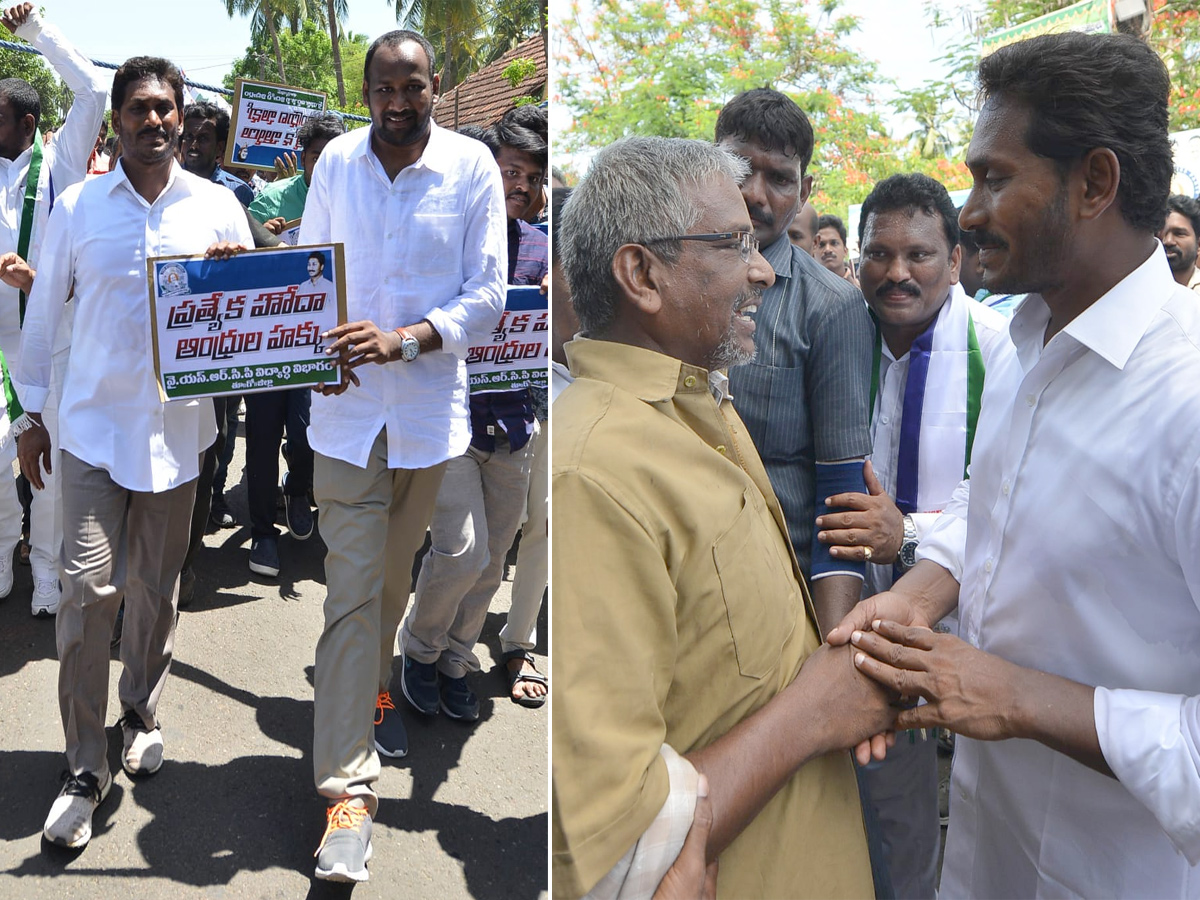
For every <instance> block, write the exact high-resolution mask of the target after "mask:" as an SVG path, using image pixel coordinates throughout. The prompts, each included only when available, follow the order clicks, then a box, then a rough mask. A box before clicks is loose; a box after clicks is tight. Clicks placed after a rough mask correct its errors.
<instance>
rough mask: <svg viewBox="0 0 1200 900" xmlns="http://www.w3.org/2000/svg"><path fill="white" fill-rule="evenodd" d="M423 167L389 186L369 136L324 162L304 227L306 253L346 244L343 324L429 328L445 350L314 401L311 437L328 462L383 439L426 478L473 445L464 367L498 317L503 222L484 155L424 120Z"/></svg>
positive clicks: (347, 142)
mask: <svg viewBox="0 0 1200 900" xmlns="http://www.w3.org/2000/svg"><path fill="white" fill-rule="evenodd" d="M430 126H431V130H430V135H429V143H428V145H426V147H425V152H424V153H422V154H421V158H420V159H419V160H417V161H416V162H415V163H413V164H412V165H410V166H407V167H405V168H404V169H402V170H401V171H400V172H399V174H397V175H396V178H395V180H394V181H393V180H391V179H389V178H388V177H387V173H386V172H384V169H383V165H382V164H381V163H380V162H379V159H378V158H377V157H376V156H375V154H374V153H373V152H372V151H371V149H370V147H371V144H370V138H371V129H370V128H361V129H358V130H357V131H351V132H349V133H348V134H344V135H342V136H341V137H337V138H334V139H333V140H332V141H330V142H329V144H328V145H327V146H326V147H325V149H324V150H323V151H322V152H321V158H320V159H319V160H318V161H317V165H316V166H315V167H314V169H313V178H312V184H311V185H310V186H309V189H308V198H307V200H306V201H305V206H304V217H303V219H302V220H301V223H300V243H301V244H325V243H332V242H338V241H340V242H342V243H344V244H345V248H346V292H347V298H346V308H347V315H348V317H349V321H351V322H354V321H358V320H361V319H368V320H370V321H372V322H374V323H375V324H376V325H377V326H379V328H381V329H383V330H385V331H386V330H388V329H391V328H396V327H399V326H405V325H412V324H415V323H416V322H419V321H421V319H428V320H429V321H430V322H431V323H432V325H433V327H434V328H436V329H437V331H438V334H440V335H441V337H442V349H441V350H439V351H431V352H426V353H422V354H421V355H420V356H418V357H417V358H416V359H415V360H413V361H412V362H409V363H406V362H403V361H400V360H398V361H396V362H391V363H386V364H384V365H381V366H380V365H367V366H360V367H359V368H358V369H356V370H355V374H357V375H358V377H359V379H360V380H361V381H362V383H361V384H360V385H359V386H357V387H355V386H353V385H351V387H350V388H349V389H348V390H346V391H345V392H344V393H342V394H340V395H338V396H331V397H323V396H321V395H319V394H317V395H314V396H313V401H312V424H311V425H310V426H309V429H308V439H309V443H310V444H311V445H312V448H313V449H314V450H316V451H317V452H318V453H322V454H324V455H325V456H328V457H331V458H334V459H340V460H343V461H344V462H348V463H350V464H352V465H356V466H363V467H365V466H366V464H367V459H368V457H369V455H370V451H371V445H372V444H373V443H374V441H375V438H376V437H377V436H378V435H379V430H380V429H381V428H385V427H386V430H387V446H388V466H389V468H393V469H421V468H426V467H428V466H434V465H437V464H438V463H441V462H444V461H445V460H447V459H450V458H451V457H455V456H461V455H462V454H463V453H465V452H466V450H467V446H468V444H470V441H471V423H470V418H469V414H468V407H467V370H466V365H465V363H464V360H465V359H466V355H467V348H468V347H469V346H470V345H471V343H472V341H480V340H483V339H486V336H487V335H488V334H490V332H491V330H492V329H493V328H495V326H496V323H497V322H498V321H499V320H500V314H501V312H502V311H503V309H504V297H505V280H506V278H507V275H508V217H507V214H506V213H505V211H504V190H503V186H502V183H501V181H500V170H499V168H498V167H497V166H496V161H495V159H493V158H492V154H491V153H490V152H489V151H488V149H487V147H485V146H484V145H483V144H481V143H479V142H478V141H476V140H472V139H471V138H467V137H463V136H462V135H459V134H455V133H454V132H452V131H446V130H445V129H442V128H439V127H438V126H437V125H434V124H433V123H432V122H431V123H430Z"/></svg>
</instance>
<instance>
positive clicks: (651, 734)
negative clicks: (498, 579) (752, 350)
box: [551, 339, 872, 897]
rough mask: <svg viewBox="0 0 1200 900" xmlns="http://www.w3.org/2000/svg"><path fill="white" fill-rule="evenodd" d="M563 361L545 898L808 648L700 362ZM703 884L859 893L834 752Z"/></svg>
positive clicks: (590, 877) (727, 412)
mask: <svg viewBox="0 0 1200 900" xmlns="http://www.w3.org/2000/svg"><path fill="white" fill-rule="evenodd" d="M567 356H568V359H569V361H570V364H571V370H572V371H573V372H574V373H575V374H576V376H577V380H576V381H575V383H574V384H572V385H571V386H570V387H569V388H568V389H567V390H566V391H564V392H563V394H562V395H561V396H560V397H559V399H558V400H557V401H556V402H555V404H554V417H553V423H554V424H553V433H552V436H551V437H552V442H553V477H552V484H553V546H554V551H553V552H554V569H553V572H554V576H553V580H554V613H553V640H554V644H553V646H554V680H553V693H554V705H553V709H554V717H553V718H554V727H553V789H554V798H553V810H554V811H553V825H554V831H553V872H554V896H555V897H578V896H580V895H581V894H583V893H585V892H586V891H587V890H589V889H590V888H591V887H592V886H593V885H594V884H595V883H596V882H597V881H598V880H599V879H600V877H601V876H602V875H603V874H604V873H605V872H607V871H608V870H609V869H610V868H612V866H613V865H614V864H615V863H616V862H617V860H618V859H620V857H621V856H622V855H623V854H624V853H625V852H626V851H628V849H629V848H630V847H631V846H632V845H633V843H634V842H635V841H636V840H637V839H638V837H639V836H640V835H641V834H642V832H643V831H644V830H645V829H646V827H647V826H648V825H649V824H650V822H651V821H652V820H653V819H654V817H655V815H656V814H657V813H658V811H659V809H660V808H661V806H662V804H663V802H664V800H665V799H666V796H667V792H668V779H667V773H666V766H665V764H664V763H663V761H662V759H661V758H660V756H659V753H658V749H659V746H660V745H661V744H662V743H664V742H665V743H667V744H669V745H670V746H671V747H673V748H674V749H675V750H677V751H678V752H680V753H689V752H691V751H694V750H697V749H699V748H701V747H704V746H706V745H708V744H710V743H712V741H714V740H715V739H717V738H718V737H720V736H721V735H723V734H725V733H726V732H727V731H729V730H730V729H731V728H732V727H733V726H734V725H736V724H737V723H738V722H740V721H742V720H743V719H745V718H746V717H747V716H749V715H750V714H751V713H753V712H754V711H755V710H757V709H759V708H760V707H762V706H763V705H764V704H765V703H767V701H769V700H770V699H771V698H772V697H774V696H775V695H776V694H778V693H779V692H780V691H782V690H783V688H784V687H786V686H787V685H788V684H789V683H791V681H792V680H793V679H794V678H795V676H796V673H797V672H799V670H800V666H801V664H802V663H803V661H804V659H805V658H806V657H807V656H808V655H809V654H810V653H812V652H813V651H814V650H815V649H816V648H817V646H818V645H819V638H818V635H817V629H816V626H815V617H814V615H813V613H812V608H811V602H810V601H809V600H808V594H807V590H806V589H805V587H804V586H803V581H802V579H801V577H800V575H799V571H798V569H797V567H796V564H795V558H794V556H793V554H792V552H791V547H790V545H789V543H788V539H787V536H786V535H787V528H786V525H785V523H784V521H783V514H782V512H781V510H780V508H779V504H778V502H777V501H776V499H775V495H774V493H773V492H772V490H771V486H770V483H769V481H768V479H767V475H766V472H765V470H764V469H763V466H762V463H761V461H760V460H759V457H758V454H757V453H756V452H755V450H754V446H753V444H752V443H751V441H750V439H749V437H748V436H747V435H746V431H745V428H744V426H743V425H742V423H741V421H740V420H739V419H738V417H737V414H736V413H735V412H734V411H733V409H732V407H731V404H730V403H729V402H728V401H726V402H724V403H722V404H720V406H718V404H717V402H716V400H715V399H714V397H713V395H712V393H711V392H710V390H709V385H708V373H707V372H706V371H704V370H703V369H696V368H693V367H691V366H688V365H685V364H683V363H681V362H680V361H679V360H677V359H672V358H670V357H667V356H663V355H661V354H658V353H654V352H651V351H648V350H642V349H639V348H635V347H631V346H628V345H624V344H616V343H611V342H606V341H588V340H585V339H576V340H575V341H572V342H571V343H569V344H568V345H567ZM796 727H797V729H798V730H799V729H802V728H804V727H805V723H803V722H797V723H796ZM718 893H719V894H720V895H721V896H723V897H870V896H872V884H871V871H870V864H869V861H868V857H867V848H866V840H865V837H864V834H863V826H862V818H861V812H860V808H859V802H858V791H857V788H856V785H855V780H854V772H853V769H852V763H851V760H850V757H849V755H848V754H832V755H829V756H826V757H823V758H820V759H817V760H814V761H812V762H810V763H809V764H808V765H806V766H804V767H803V768H802V769H801V770H800V771H799V772H797V773H796V774H795V775H794V776H793V777H792V778H791V780H790V781H789V782H788V783H787V784H786V785H785V787H784V788H783V789H782V790H781V791H780V792H779V793H778V794H777V795H776V796H775V797H774V798H773V799H772V800H771V801H770V802H769V803H768V804H767V805H766V807H765V808H764V809H763V811H762V812H761V813H760V814H759V815H758V817H757V818H756V819H755V820H754V822H752V823H751V824H750V826H749V827H748V828H747V829H746V830H745V831H744V832H743V833H742V834H741V836H739V837H738V838H737V840H735V841H734V842H733V844H731V845H730V846H729V848H728V849H727V850H726V851H725V852H724V853H723V854H722V855H721V870H720V878H719V880H718Z"/></svg>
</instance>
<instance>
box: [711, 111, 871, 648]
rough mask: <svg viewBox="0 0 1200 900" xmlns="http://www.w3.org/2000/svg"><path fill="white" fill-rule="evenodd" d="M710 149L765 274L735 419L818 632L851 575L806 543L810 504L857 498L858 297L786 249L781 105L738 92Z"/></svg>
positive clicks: (791, 202) (793, 171) (793, 119)
mask: <svg viewBox="0 0 1200 900" xmlns="http://www.w3.org/2000/svg"><path fill="white" fill-rule="evenodd" d="M716 142H717V143H718V144H719V145H721V146H722V147H724V148H725V149H727V150H729V151H730V152H732V153H735V154H737V155H738V156H741V157H743V158H744V159H745V160H746V161H747V162H748V163H749V165H750V176H749V177H748V178H746V180H744V181H743V182H742V183H741V191H742V198H743V199H744V200H745V201H746V207H747V209H748V210H749V213H750V221H751V223H752V224H753V226H754V236H755V237H756V238H757V239H758V241H759V243H760V244H761V245H762V248H763V250H762V254H763V257H764V258H765V259H766V261H767V262H768V263H769V264H770V266H771V269H772V270H773V272H774V274H775V283H774V285H773V286H772V287H770V288H768V289H767V290H766V291H765V292H764V293H763V296H762V304H761V307H760V309H759V314H758V316H756V318H755V322H756V325H757V328H756V330H755V333H754V344H755V347H756V348H757V349H758V355H757V356H756V357H755V359H754V362H753V364H751V365H748V366H743V367H741V368H739V369H737V370H736V371H733V372H731V373H730V376H729V377H730V387H731V389H732V393H733V396H734V398H735V399H734V404H735V405H736V406H737V410H738V414H739V415H740V416H741V417H742V419H743V421H745V423H746V427H747V429H749V431H750V436H751V437H752V438H753V439H754V445H755V447H757V448H758V452H759V454H760V455H761V456H762V460H763V463H764V464H765V465H766V467H767V474H768V475H770V477H771V486H772V487H773V488H774V489H775V493H776V494H777V495H778V496H779V502H780V504H781V505H782V506H783V512H784V515H785V516H786V517H787V527H788V534H789V536H790V537H791V540H792V547H793V548H794V549H795V551H796V557H797V559H798V560H799V561H800V570H801V571H802V572H803V573H804V577H805V578H806V579H808V580H809V583H810V584H811V585H812V591H813V602H814V603H815V605H816V608H817V616H818V618H819V620H820V623H821V626H822V627H823V628H830V627H832V626H833V625H834V624H836V623H837V622H838V621H840V620H841V618H842V616H844V615H845V614H846V613H847V612H849V610H850V609H851V608H852V607H853V606H854V604H855V603H856V602H857V601H858V596H859V592H860V591H861V589H862V583H863V582H862V579H863V567H862V565H860V564H858V563H850V562H848V561H847V560H845V559H835V558H831V557H830V555H829V551H828V548H827V547H826V546H824V545H822V544H819V543H817V542H816V541H815V540H814V538H813V531H814V529H813V521H814V519H815V517H816V515H818V514H820V513H821V512H822V511H825V507H824V504H823V503H820V502H818V501H820V500H823V499H824V498H826V497H830V496H832V495H834V494H838V493H842V492H844V491H854V492H859V493H866V487H865V484H864V482H863V474H862V461H863V459H864V457H866V455H867V454H868V453H870V452H871V437H870V431H869V423H868V410H867V404H868V395H869V383H870V367H871V348H872V335H873V331H872V328H871V320H870V318H869V316H868V315H867V309H866V305H865V304H864V303H863V298H862V295H861V293H860V292H859V291H858V290H856V289H855V288H854V286H853V285H850V284H848V283H846V282H845V281H842V280H841V279H839V278H833V277H827V276H828V275H829V272H828V271H827V270H826V269H824V268H823V267H822V266H821V265H820V263H818V262H817V261H816V260H814V259H813V258H812V256H810V255H809V254H808V253H805V252H804V251H803V250H802V249H801V248H799V247H796V246H794V245H793V244H792V243H791V241H790V240H789V239H788V226H789V225H791V224H792V220H793V219H794V218H795V217H796V213H797V211H798V210H799V209H800V208H801V207H802V206H804V204H805V202H806V201H807V200H808V196H809V193H810V192H811V191H812V176H811V175H807V174H805V169H807V167H808V163H809V160H810V159H811V158H812V151H813V130H812V126H811V125H810V124H809V122H808V119H807V118H806V117H805V115H804V113H803V112H802V111H801V109H800V107H798V106H797V105H796V104H795V103H794V102H793V101H792V100H791V99H790V98H789V97H787V96H785V95H784V94H781V93H779V92H778V91H773V90H770V89H768V88H757V89H755V90H752V91H746V92H745V93H743V94H739V95H738V96H736V97H734V98H733V99H732V100H730V101H729V103H727V104H726V105H725V107H724V109H722V110H721V114H720V116H719V117H718V118H717V129H716Z"/></svg>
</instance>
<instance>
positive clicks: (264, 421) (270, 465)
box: [244, 387, 313, 538]
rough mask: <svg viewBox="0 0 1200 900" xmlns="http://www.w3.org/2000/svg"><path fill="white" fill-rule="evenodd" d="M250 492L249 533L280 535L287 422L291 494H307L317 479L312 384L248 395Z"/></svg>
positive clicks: (248, 476)
mask: <svg viewBox="0 0 1200 900" xmlns="http://www.w3.org/2000/svg"><path fill="white" fill-rule="evenodd" d="M244 399H245V401H246V497H247V500H248V501H249V504H250V534H251V536H252V537H254V538H261V537H276V536H278V534H279V532H278V531H276V530H275V496H276V494H275V486H276V485H277V484H279V442H280V441H281V440H282V439H283V430H284V426H285V425H286V427H287V449H288V453H287V459H288V480H287V493H288V495H289V496H291V497H305V498H307V497H308V493H309V491H310V490H312V482H313V452H312V448H311V447H309V446H308V421H309V406H310V405H311V403H312V393H311V392H310V391H309V389H308V388H306V387H304V388H291V389H289V390H286V391H267V392H266V393H262V394H246V396H245V398H244Z"/></svg>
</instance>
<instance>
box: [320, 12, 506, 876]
mask: <svg viewBox="0 0 1200 900" xmlns="http://www.w3.org/2000/svg"><path fill="white" fill-rule="evenodd" d="M364 68H365V72H364V78H363V88H362V92H363V93H362V96H363V103H365V104H366V105H367V106H368V107H369V108H370V110H371V127H370V128H363V129H360V130H358V131H352V132H350V133H349V134H345V135H342V136H341V137H338V138H335V139H334V140H332V141H330V142H329V144H328V145H327V146H326V147H325V150H324V152H323V153H322V154H321V158H320V159H319V160H318V162H317V165H316V167H315V169H314V171H313V179H312V184H311V186H310V187H309V192H308V198H307V200H306V203H305V208H304V219H303V222H302V224H301V226H300V227H301V230H300V243H301V244H325V243H330V242H333V241H341V242H343V243H344V244H345V248H346V288H347V307H348V317H349V318H350V319H351V320H352V321H350V322H349V323H348V324H346V325H342V326H339V327H337V328H335V329H333V330H331V331H330V332H328V334H327V335H326V337H327V338H328V339H329V341H330V344H329V346H328V347H327V352H330V353H338V354H339V355H341V357H342V358H343V360H344V361H345V365H346V366H348V368H349V370H350V376H351V378H350V380H351V381H353V382H354V384H353V385H348V384H347V381H346V375H343V380H342V382H341V383H340V384H338V385H335V386H330V385H326V386H325V388H324V390H323V395H320V396H314V397H313V404H312V423H311V425H310V426H309V443H310V444H311V445H312V448H313V451H314V452H315V454H316V456H315V463H314V471H313V490H314V493H315V494H316V499H317V505H318V507H319V508H320V526H321V535H322V537H323V538H324V539H325V544H326V546H327V547H328V553H327V554H326V557H325V579H326V584H327V586H328V595H327V596H326V599H325V629H324V631H323V633H322V634H321V638H320V640H319V641H318V643H317V662H316V678H315V683H314V694H315V702H314V707H315V708H314V720H315V721H314V732H315V734H314V738H313V770H314V776H315V780H316V786H317V790H318V792H319V793H320V794H321V795H322V796H323V797H325V798H326V799H327V800H328V801H329V807H328V810H327V822H328V827H327V828H326V831H325V836H324V837H323V838H322V840H321V844H320V847H319V848H318V852H317V867H316V876H317V877H318V878H322V879H330V880H335V881H365V880H366V879H367V877H368V873H367V868H366V863H367V860H368V859H369V858H370V856H371V819H372V817H373V816H374V814H375V811H376V808H377V806H378V802H379V801H378V797H377V796H376V795H375V791H374V788H373V785H374V782H375V780H376V779H377V778H378V777H379V756H378V754H377V752H376V749H377V748H378V747H383V748H386V749H387V750H388V751H389V755H391V756H403V755H404V754H405V753H406V752H407V746H406V744H405V740H406V739H405V735H404V726H403V724H402V723H401V722H400V715H399V712H398V711H397V710H396V708H395V704H394V703H393V702H392V698H391V695H390V693H389V692H388V684H389V682H390V681H391V674H392V659H393V653H394V647H395V642H396V630H397V628H398V627H399V624H400V620H401V619H402V618H403V617H404V610H405V607H406V606H407V605H408V594H409V586H410V584H411V568H412V559H413V555H414V554H415V553H416V551H417V549H418V548H419V547H420V546H421V541H422V540H423V538H424V536H425V529H426V528H427V527H428V525H429V521H430V519H431V518H432V515H433V507H434V501H435V499H436V497H437V492H438V487H439V486H440V484H441V480H442V474H443V472H444V471H445V468H446V462H447V461H448V460H449V459H451V458H452V457H455V456H460V455H462V454H463V453H464V452H466V449H467V446H468V444H469V442H470V439H471V431H470V422H469V417H468V410H467V379H466V367H465V364H464V359H465V357H466V352H467V348H468V347H469V345H470V343H471V342H472V340H478V339H480V338H482V337H483V336H484V335H486V334H487V333H489V332H490V331H491V329H492V328H494V327H495V325H496V322H497V321H498V320H499V318H500V312H501V310H502V309H503V306H504V281H505V275H506V274H507V259H508V254H507V238H506V215H505V210H504V194H503V189H502V187H501V180H500V172H499V169H497V167H496V163H495V160H494V159H493V158H492V155H491V153H490V152H488V150H487V148H486V147H485V146H484V145H483V144H481V143H480V142H478V141H475V140H472V139H470V138H466V137H463V136H461V135H457V134H454V133H453V132H450V131H445V130H443V129H441V128H439V127H437V125H435V124H434V123H433V121H432V110H433V99H434V97H435V95H436V94H437V89H438V78H437V75H435V74H434V53H433V47H432V46H431V45H430V44H429V42H428V41H427V40H425V38H423V37H422V36H421V35H419V34H416V33H415V32H411V31H393V32H389V33H388V34H385V35H384V36H383V37H381V38H379V39H378V40H377V41H375V43H374V44H372V45H371V48H370V49H369V50H368V52H367V57H366V64H365V67H364ZM368 363H377V364H378V365H369V366H368V365H367V364H368ZM338 395H340V396H338Z"/></svg>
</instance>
